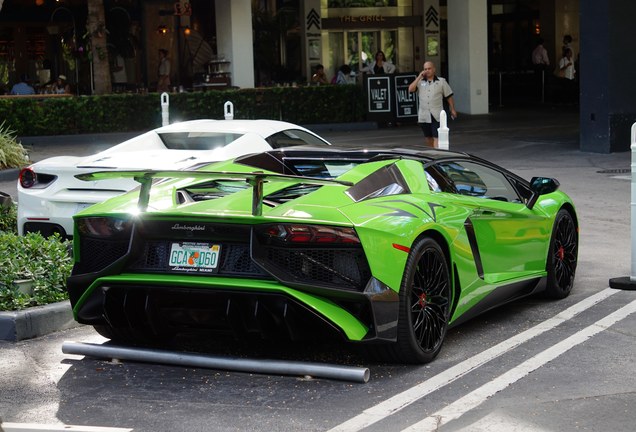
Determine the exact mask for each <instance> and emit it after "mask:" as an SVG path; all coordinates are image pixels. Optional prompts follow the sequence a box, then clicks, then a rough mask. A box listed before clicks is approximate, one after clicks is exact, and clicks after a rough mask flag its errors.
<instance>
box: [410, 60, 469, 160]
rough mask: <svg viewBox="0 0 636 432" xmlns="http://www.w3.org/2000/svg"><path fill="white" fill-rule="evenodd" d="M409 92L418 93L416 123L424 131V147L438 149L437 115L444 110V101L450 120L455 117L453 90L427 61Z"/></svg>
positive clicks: (431, 63)
mask: <svg viewBox="0 0 636 432" xmlns="http://www.w3.org/2000/svg"><path fill="white" fill-rule="evenodd" d="M409 92H411V93H413V92H417V93H418V94H417V96H418V99H419V104H420V106H419V109H418V111H417V122H418V123H419V124H420V126H421V127H422V130H423V131H424V137H426V145H428V146H429V147H434V148H437V147H439V143H438V137H437V129H439V115H440V113H441V112H442V109H444V99H446V100H447V101H448V106H449V107H450V114H451V118H453V119H454V118H456V117H457V111H455V101H454V100H453V90H452V89H451V88H450V86H449V85H448V82H446V80H445V79H444V78H441V77H438V76H437V75H435V65H434V64H433V62H430V61H427V62H426V63H424V70H423V71H422V72H420V74H419V75H418V76H417V78H415V80H413V82H412V83H411V84H410V85H409Z"/></svg>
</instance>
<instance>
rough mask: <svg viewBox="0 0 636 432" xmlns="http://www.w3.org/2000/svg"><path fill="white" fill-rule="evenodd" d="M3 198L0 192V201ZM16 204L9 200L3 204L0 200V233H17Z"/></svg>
mask: <svg viewBox="0 0 636 432" xmlns="http://www.w3.org/2000/svg"><path fill="white" fill-rule="evenodd" d="M3 198H4V196H3V195H2V194H0V201H1V200H2V199H3ZM17 219H18V206H16V205H15V204H14V203H13V202H11V201H9V202H8V203H7V204H5V205H3V203H2V202H0V233H2V232H7V233H13V234H17V233H18V223H17Z"/></svg>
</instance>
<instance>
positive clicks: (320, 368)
mask: <svg viewBox="0 0 636 432" xmlns="http://www.w3.org/2000/svg"><path fill="white" fill-rule="evenodd" d="M62 352H63V353H64V354H79V355H85V356H91V357H97V358H111V359H118V360H131V361H138V362H145V363H161V364H170V365H177V366H190V367H200V368H207V369H222V370H233V371H239V372H253V373H262V374H277V375H299V376H311V377H323V378H331V379H337V380H343V381H354V382H360V383H366V382H367V381H369V376H370V372H369V369H368V368H363V367H354V366H340V365H330V364H323V363H307V362H293V361H283V360H267V359H241V358H234V357H219V356H206V355H201V354H194V353H182V352H173V351H162V350H157V349H150V348H127V347H121V346H115V345H108V346H106V345H99V344H90V343H81V342H69V341H67V342H64V343H63V344H62Z"/></svg>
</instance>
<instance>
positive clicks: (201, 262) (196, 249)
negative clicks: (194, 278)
mask: <svg viewBox="0 0 636 432" xmlns="http://www.w3.org/2000/svg"><path fill="white" fill-rule="evenodd" d="M220 251H221V246H220V245H216V244H210V243H200V242H183V243H172V246H171V247H170V260H169V266H170V269H171V270H173V271H182V272H195V273H216V272H217V271H218V266H219V253H220Z"/></svg>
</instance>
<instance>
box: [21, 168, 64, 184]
mask: <svg viewBox="0 0 636 432" xmlns="http://www.w3.org/2000/svg"><path fill="white" fill-rule="evenodd" d="M55 179H57V176H54V175H51V174H36V173H35V171H33V169H32V168H31V167H26V168H22V170H20V174H19V176H18V181H19V182H20V186H22V187H23V188H24V189H30V188H36V189H37V188H45V187H47V186H48V185H49V184H50V183H52V182H53V181H55Z"/></svg>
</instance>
